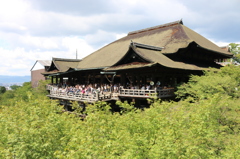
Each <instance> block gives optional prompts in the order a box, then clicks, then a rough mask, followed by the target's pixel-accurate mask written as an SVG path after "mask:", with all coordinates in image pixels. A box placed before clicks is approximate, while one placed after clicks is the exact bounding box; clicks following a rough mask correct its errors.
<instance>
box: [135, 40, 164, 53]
mask: <svg viewBox="0 0 240 159" xmlns="http://www.w3.org/2000/svg"><path fill="white" fill-rule="evenodd" d="M131 45H133V46H135V47H139V48H143V49H150V50H157V51H162V49H164V47H157V46H153V45H147V44H141V43H137V42H133V41H131Z"/></svg>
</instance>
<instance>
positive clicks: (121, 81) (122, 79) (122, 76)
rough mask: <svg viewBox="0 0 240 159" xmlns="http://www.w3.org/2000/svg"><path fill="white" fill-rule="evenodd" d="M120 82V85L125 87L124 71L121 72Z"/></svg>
mask: <svg viewBox="0 0 240 159" xmlns="http://www.w3.org/2000/svg"><path fill="white" fill-rule="evenodd" d="M120 83H121V86H124V87H125V85H126V74H125V73H121V79H120Z"/></svg>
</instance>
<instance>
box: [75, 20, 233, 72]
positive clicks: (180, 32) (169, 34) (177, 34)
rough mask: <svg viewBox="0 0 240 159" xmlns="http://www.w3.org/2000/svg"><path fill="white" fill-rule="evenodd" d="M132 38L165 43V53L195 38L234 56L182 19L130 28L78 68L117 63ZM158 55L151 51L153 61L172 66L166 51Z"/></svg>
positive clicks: (159, 45)
mask: <svg viewBox="0 0 240 159" xmlns="http://www.w3.org/2000/svg"><path fill="white" fill-rule="evenodd" d="M131 41H134V42H137V43H142V44H146V45H151V46H156V47H163V49H162V51H160V53H161V54H172V53H176V52H177V51H178V50H179V49H180V48H186V47H188V45H189V44H190V43H192V42H195V43H197V44H198V45H199V46H200V47H202V48H205V49H207V50H210V51H213V52H215V53H217V54H221V56H224V57H226V58H228V57H231V56H232V54H231V53H229V52H227V51H225V50H223V49H221V48H220V47H218V46H217V45H215V44H214V43H212V42H211V41H209V40H207V39H206V38H204V37H203V36H201V35H199V34H198V33H196V32H194V31H193V30H191V29H189V28H188V27H186V26H184V25H183V23H182V21H181V20H180V21H176V22H172V23H167V24H164V25H159V26H156V27H151V28H147V29H142V30H138V31H133V32H130V33H128V35H127V36H125V37H123V38H121V39H119V40H116V41H114V42H112V43H110V44H108V45H106V46H105V47H103V48H101V49H99V50H97V51H95V52H94V53H92V54H90V55H89V56H87V57H85V58H84V59H82V61H81V62H79V64H78V65H77V69H80V70H81V69H93V68H107V67H111V66H113V65H114V64H116V63H117V62H118V61H119V60H120V59H121V58H122V57H124V55H125V54H126V53H127V51H128V49H129V44H130V43H131ZM139 53H141V51H139ZM143 56H144V55H143ZM155 56H156V54H155V53H151V55H150V54H149V57H148V58H149V59H150V60H151V61H152V62H153V63H154V62H157V63H159V62H161V63H162V64H163V65H164V63H165V64H166V65H168V66H169V64H170V63H171V62H170V61H169V60H170V59H168V58H167V57H165V56H164V55H163V56H161V55H159V53H158V55H157V56H158V58H155ZM160 56H161V58H162V60H161V61H158V60H156V59H160V58H159V57H160ZM163 59H165V60H163ZM167 61H168V62H170V63H168V62H167ZM171 64H173V63H171ZM171 67H174V68H175V67H177V68H180V67H182V65H181V66H178V64H177V63H175V64H174V65H171ZM189 67H190V66H189Z"/></svg>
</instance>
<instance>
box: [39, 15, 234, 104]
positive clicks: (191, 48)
mask: <svg viewBox="0 0 240 159" xmlns="http://www.w3.org/2000/svg"><path fill="white" fill-rule="evenodd" d="M232 56H233V54H232V53H230V52H228V51H226V50H224V49H221V48H220V47H218V46H217V45H215V44H214V43H212V42H211V41H209V40H208V39H206V38H204V37H203V36H201V35H199V34H198V33H196V32H195V31H193V30H191V29H189V28H188V27H186V26H185V25H184V24H183V22H182V20H179V21H175V22H171V23H167V24H163V25H158V26H155V27H150V28H146V29H142V30H137V31H132V32H129V33H128V34H127V36H125V37H123V38H121V39H118V40H116V41H114V42H112V43H110V44H108V45H106V46H104V47H102V48H100V49H99V50H97V51H95V52H93V53H92V54H90V55H88V56H86V57H85V58H83V59H81V60H78V59H58V58H53V60H52V64H51V66H50V67H49V69H48V70H47V71H46V72H44V73H43V74H44V75H45V76H49V77H51V78H52V83H53V84H55V85H56V84H58V87H59V85H61V86H63V85H64V86H65V87H66V86H76V85H84V86H87V85H91V87H92V88H93V89H98V88H99V89H98V92H101V91H102V92H104V91H103V88H104V86H106V85H109V86H110V87H111V88H110V89H111V90H110V92H111V95H110V97H109V98H110V99H111V98H114V99H127V98H131V99H133V98H141V99H143V98H148V97H149V94H151V93H154V92H155V93H156V94H157V97H158V98H164V97H170V96H174V90H175V88H176V86H177V85H179V84H181V83H183V82H187V81H188V79H189V76H190V75H192V74H193V75H202V74H203V71H204V70H208V69H209V68H216V69H219V68H220V67H222V66H221V65H219V64H218V63H216V61H219V60H222V61H224V60H225V59H228V58H231V57H232ZM115 86H116V87H117V91H115ZM143 90H144V91H143ZM150 90H154V91H152V92H149V91H150ZM147 91H148V93H147ZM102 94H104V93H102ZM72 96H73V98H75V97H74V95H72ZM50 97H52V98H53V97H54V98H60V97H58V96H57V95H53V94H52V95H50ZM61 98H63V97H61ZM76 99H78V100H79V101H81V99H83V95H80V96H78V97H77V96H76ZM104 99H106V98H105V96H104V97H101V94H100V95H98V96H97V98H96V100H104Z"/></svg>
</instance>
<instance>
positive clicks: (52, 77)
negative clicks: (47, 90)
mask: <svg viewBox="0 0 240 159" xmlns="http://www.w3.org/2000/svg"><path fill="white" fill-rule="evenodd" d="M51 83H52V84H53V76H51Z"/></svg>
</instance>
